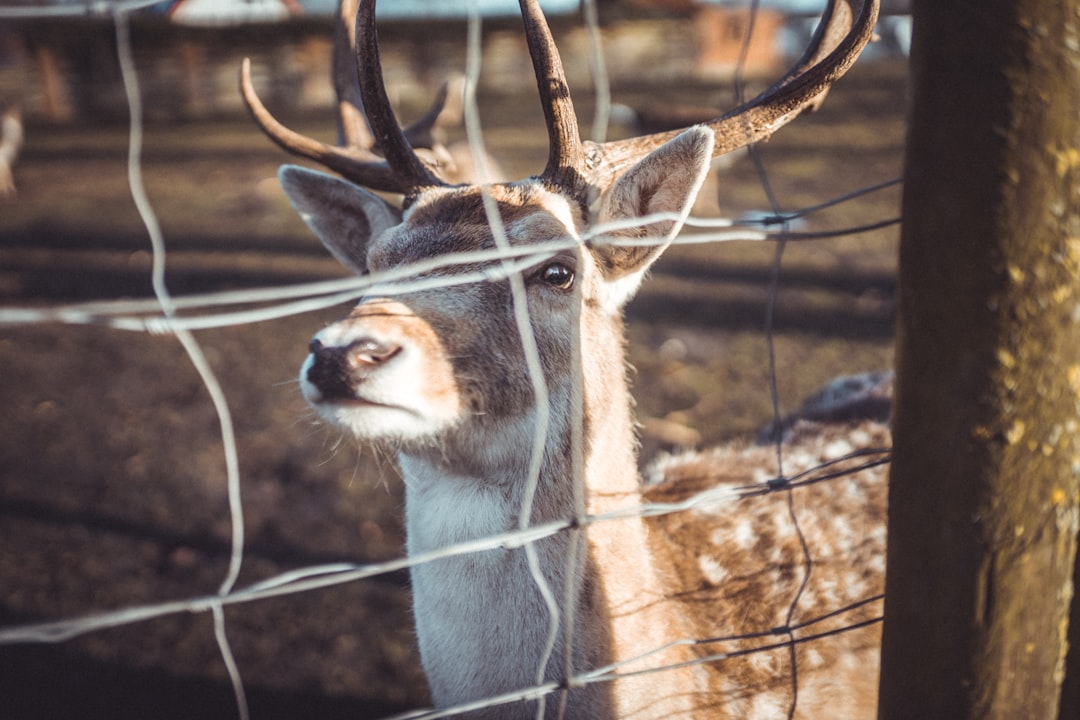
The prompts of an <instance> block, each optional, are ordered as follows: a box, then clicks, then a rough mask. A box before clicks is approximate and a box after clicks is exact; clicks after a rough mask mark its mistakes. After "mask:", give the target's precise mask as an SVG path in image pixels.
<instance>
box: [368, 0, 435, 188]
mask: <svg viewBox="0 0 1080 720" xmlns="http://www.w3.org/2000/svg"><path fill="white" fill-rule="evenodd" d="M356 59H357V71H358V75H359V78H360V97H361V99H362V101H363V104H364V111H365V113H366V114H367V119H368V125H369V126H370V127H371V132H372V134H373V135H374V136H375V143H376V144H377V145H378V146H379V149H380V150H381V151H382V153H383V155H385V156H386V161H387V162H388V163H389V165H390V167H391V168H393V170H394V172H395V173H396V174H397V175H398V177H399V178H400V180H401V185H402V191H403V192H405V194H406V195H408V194H410V193H412V192H413V191H415V190H417V189H419V188H422V187H435V186H440V185H445V184H446V183H444V182H443V181H442V180H440V179H439V178H437V177H436V176H435V174H434V173H433V172H432V171H431V169H430V168H429V167H428V166H427V165H426V164H424V161H423V160H421V159H420V157H419V156H418V155H417V154H416V152H415V151H413V149H412V146H411V145H410V144H409V140H408V138H406V136H405V132H404V131H403V130H402V129H401V125H399V124H398V121H397V117H395V115H394V110H393V109H392V108H391V107H390V98H389V97H387V94H386V86H385V85H384V84H383V78H382V61H381V60H380V58H379V37H378V33H377V31H376V29H375V0H362V2H361V3H360V9H359V12H358V13H357V15H356Z"/></svg>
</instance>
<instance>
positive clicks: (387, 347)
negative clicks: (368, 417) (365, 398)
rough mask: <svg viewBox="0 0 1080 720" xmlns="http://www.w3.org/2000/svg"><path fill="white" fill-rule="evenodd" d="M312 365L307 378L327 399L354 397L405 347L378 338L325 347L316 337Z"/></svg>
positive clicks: (311, 347) (313, 345)
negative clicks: (376, 372)
mask: <svg viewBox="0 0 1080 720" xmlns="http://www.w3.org/2000/svg"><path fill="white" fill-rule="evenodd" d="M309 349H310V351H311V358H312V362H311V365H310V366H309V367H308V371H307V379H308V382H310V383H311V384H312V385H314V386H315V387H316V388H318V390H319V392H320V393H322V395H323V397H352V396H354V395H355V390H356V387H357V386H358V385H360V384H361V383H363V382H364V380H365V379H367V376H368V375H369V374H370V373H371V372H372V371H374V370H375V369H376V368H377V367H378V366H380V365H382V364H383V363H385V362H386V361H387V360H389V359H390V358H392V357H394V356H395V355H397V354H398V353H399V352H401V346H400V345H397V344H395V343H392V342H387V341H383V340H377V339H375V338H367V337H365V338H359V339H357V340H354V341H352V342H350V343H349V344H348V345H344V346H339V345H324V344H323V343H322V341H321V340H319V339H318V338H315V339H313V340H312V341H311V345H310V346H309Z"/></svg>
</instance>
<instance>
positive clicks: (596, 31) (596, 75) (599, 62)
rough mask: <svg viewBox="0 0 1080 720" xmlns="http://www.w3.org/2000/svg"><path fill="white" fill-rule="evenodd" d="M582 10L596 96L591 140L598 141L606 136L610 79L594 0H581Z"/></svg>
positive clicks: (609, 105) (608, 116)
mask: <svg viewBox="0 0 1080 720" xmlns="http://www.w3.org/2000/svg"><path fill="white" fill-rule="evenodd" d="M582 10H583V11H584V15H585V29H586V32H587V37H588V40H589V71H590V73H591V74H592V81H593V94H594V96H595V98H596V107H595V109H594V110H593V125H592V140H593V142H598V143H600V142H604V140H605V138H606V137H607V128H608V121H609V119H610V118H611V81H610V79H609V78H608V73H607V65H606V64H605V63H604V45H603V38H602V37H601V35H600V18H599V15H598V13H597V10H596V0H582Z"/></svg>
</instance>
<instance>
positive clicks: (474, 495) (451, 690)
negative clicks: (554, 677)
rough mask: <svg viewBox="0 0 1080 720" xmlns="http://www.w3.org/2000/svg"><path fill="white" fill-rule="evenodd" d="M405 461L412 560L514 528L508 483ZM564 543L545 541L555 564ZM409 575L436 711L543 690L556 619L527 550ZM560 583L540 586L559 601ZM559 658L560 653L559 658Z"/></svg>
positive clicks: (531, 709)
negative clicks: (514, 692) (557, 547)
mask: <svg viewBox="0 0 1080 720" xmlns="http://www.w3.org/2000/svg"><path fill="white" fill-rule="evenodd" d="M399 461H400V465H401V471H402V474H403V475H404V479H405V488H406V491H405V492H406V503H405V507H406V532H407V536H408V540H407V542H408V550H409V555H410V556H415V555H417V554H419V553H426V552H429V551H433V550H437V549H439V548H443V547H447V546H449V545H453V544H455V543H460V542H466V541H469V540H475V539H478V538H482V537H487V536H491V535H497V534H500V533H503V532H506V531H508V530H512V529H514V528H515V527H516V526H517V519H516V518H517V516H518V510H519V508H518V507H517V505H518V503H517V502H515V500H513V499H512V497H513V495H512V493H509V492H508V491H507V486H506V484H505V483H500V482H498V481H495V482H493V481H492V479H490V478H471V477H464V476H461V475H456V474H454V473H453V472H450V471H449V470H447V469H446V468H444V467H438V466H436V465H435V464H434V463H432V462H430V461H428V460H426V459H422V458H418V457H415V456H411V455H406V454H402V455H401V456H400V457H399ZM564 543H565V538H554V539H550V540H547V541H542V544H543V545H546V550H547V552H548V554H554V555H558V554H559V553H558V552H554V553H552V545H561V544H564ZM539 545H540V544H538V549H539ZM411 574H412V584H413V610H414V612H415V615H416V631H417V638H418V640H419V644H420V654H421V658H422V660H423V663H424V669H425V671H426V673H427V676H428V680H429V682H430V684H431V691H432V695H433V697H434V699H435V701H436V704H437V705H438V706H440V707H446V706H450V705H456V704H460V703H464V702H469V701H473V700H480V699H483V698H485V697H490V696H493V695H498V694H501V693H505V692H508V691H511V690H518V689H521V688H526V687H530V686H532V685H534V684H536V682H537V680H538V679H539V671H540V664H541V662H542V661H543V659H544V651H545V647H546V644H547V638H548V633H549V628H550V623H551V615H550V613H549V612H548V610H547V607H546V605H545V604H544V602H543V599H542V596H541V594H540V592H539V590H538V586H537V579H536V578H535V577H534V576H533V575H532V573H531V571H530V570H529V567H528V564H527V561H526V556H525V551H524V550H523V549H520V548H519V549H514V550H507V549H501V548H499V549H494V550H487V551H483V552H477V553H470V554H467V555H459V556H454V557H448V558H444V559H440V560H435V561H432V562H428V563H423V564H421V565H415V566H413V567H412V568H411ZM560 575H561V573H557V574H545V577H544V578H543V580H544V582H545V583H547V584H548V585H549V586H550V588H551V590H552V592H554V593H555V594H556V596H557V597H561V594H562V579H561V577H560ZM561 654H562V651H561V650H560V649H559V645H557V646H556V649H555V652H554V653H552V657H555V658H561ZM549 704H550V703H549ZM495 710H496V712H495V714H494V715H492V717H499V718H519V717H520V718H530V719H532V718H535V717H536V706H535V704H534V703H513V704H510V705H505V706H502V707H499V708H496V709H495ZM477 717H487V716H486V715H477Z"/></svg>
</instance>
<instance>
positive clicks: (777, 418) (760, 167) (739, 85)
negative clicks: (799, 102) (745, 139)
mask: <svg viewBox="0 0 1080 720" xmlns="http://www.w3.org/2000/svg"><path fill="white" fill-rule="evenodd" d="M749 7H750V21H749V23H748V25H747V31H746V35H745V36H744V37H743V44H742V47H741V48H740V50H739V60H738V63H737V65H736V74H735V93H736V99H737V101H738V103H739V104H741V103H742V102H743V99H744V96H745V76H744V72H745V69H746V60H747V57H748V56H749V52H750V41H751V39H752V37H753V32H754V25H755V23H756V20H757V17H758V13H759V10H760V0H750V5H749ZM747 152H748V154H749V155H750V158H751V160H752V161H753V163H754V168H755V170H756V172H757V175H758V179H759V181H760V183H761V187H762V190H763V191H764V192H765V196H766V198H767V199H768V201H769V205H770V208H771V210H772V213H773V215H775V216H777V217H782V218H784V220H783V225H782V230H781V236H780V239H779V240H777V245H776V252H775V253H774V255H773V260H772V264H771V266H770V269H769V294H768V301H767V303H766V308H765V344H766V349H767V353H768V363H769V398H770V400H771V402H772V413H773V419H772V426H773V428H774V430H773V437H772V441H773V447H774V449H775V452H776V471H777V478H778V479H783V478H784V477H785V474H784V443H783V439H784V433H783V426H782V423H781V412H780V387H779V385H780V384H779V379H778V374H777V367H776V332H775V331H776V327H775V315H776V303H777V296H778V295H779V292H780V268H781V265H782V264H783V258H784V250H785V249H786V247H787V240H786V239H785V238H784V235H785V234H786V233H787V232H788V231H789V230H790V223H789V221H788V218H787V216H786V215H784V214H783V211H782V208H781V206H780V201H779V199H778V198H777V196H776V193H775V191H774V189H773V186H772V182H771V181H770V180H769V174H768V172H767V170H766V169H765V162H764V160H763V158H762V157H761V152H760V149H759V148H758V146H757V143H753V144H751V145H749V146H748V147H747ZM785 492H786V495H787V511H788V517H789V518H790V520H791V523H792V527H793V528H794V530H795V536H796V538H797V539H798V542H799V547H800V549H801V551H802V555H803V577H802V580H801V582H800V583H799V587H798V588H797V589H796V591H795V594H794V595H793V596H792V599H791V603H790V604H789V605H788V609H787V616H786V618H785V620H784V628H785V630H786V634H787V637H788V661H789V665H790V667H791V702H790V703H789V705H788V711H787V717H788V719H789V720H791V718H793V717H794V716H795V711H796V709H797V708H798V704H799V665H798V657H797V653H796V648H795V634H794V632H793V631H792V630H791V622H792V619H793V618H794V616H795V610H796V608H797V607H798V604H799V600H800V599H801V598H802V596H803V593H804V592H805V591H806V588H807V586H808V585H809V583H810V573H811V572H812V571H813V560H812V558H811V557H810V547H809V545H808V544H807V542H806V536H805V534H804V533H803V530H802V526H801V525H800V523H799V517H798V514H797V513H796V512H795V498H794V494H793V492H792V490H791V488H790V487H788V488H787V490H786V491H785Z"/></svg>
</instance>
